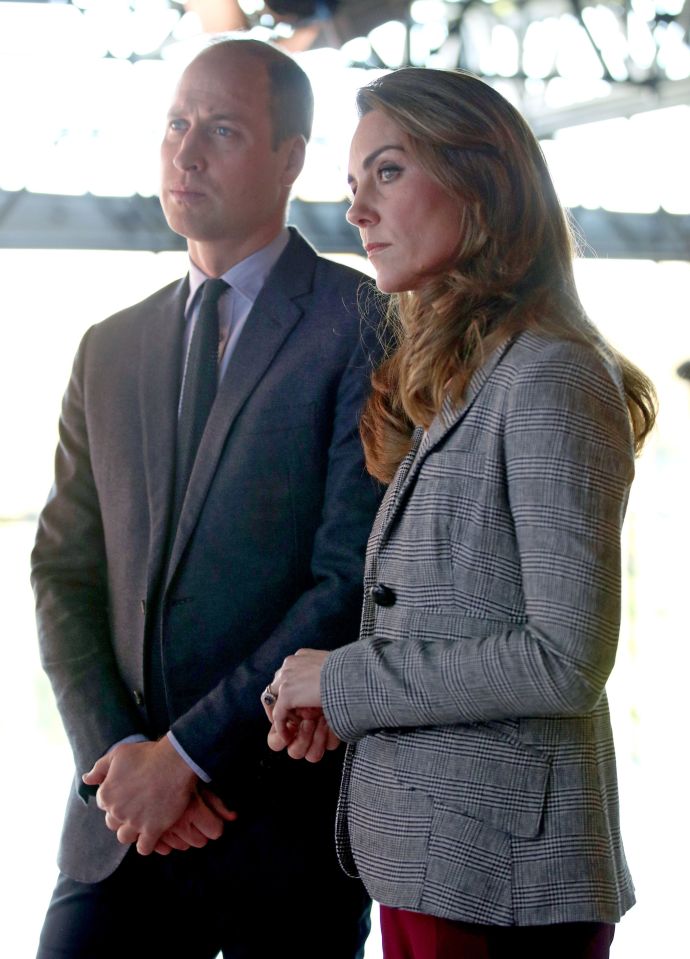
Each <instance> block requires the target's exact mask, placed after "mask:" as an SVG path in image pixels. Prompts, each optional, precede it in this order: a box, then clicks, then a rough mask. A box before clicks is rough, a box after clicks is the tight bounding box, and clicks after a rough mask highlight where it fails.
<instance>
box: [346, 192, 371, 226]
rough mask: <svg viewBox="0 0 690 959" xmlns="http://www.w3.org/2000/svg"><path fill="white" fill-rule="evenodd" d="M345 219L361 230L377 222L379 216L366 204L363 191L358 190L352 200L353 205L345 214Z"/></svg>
mask: <svg viewBox="0 0 690 959" xmlns="http://www.w3.org/2000/svg"><path fill="white" fill-rule="evenodd" d="M345 218H346V220H347V221H348V223H351V224H352V225H353V226H356V227H360V228H361V227H363V226H366V225H367V224H370V223H373V222H375V221H376V219H377V215H376V213H375V212H374V210H373V209H372V208H371V206H370V204H368V203H366V201H365V197H364V196H363V194H362V191H361V190H358V191H357V193H355V195H354V197H353V198H352V203H351V204H350V208H349V210H348V211H347V213H346V214H345Z"/></svg>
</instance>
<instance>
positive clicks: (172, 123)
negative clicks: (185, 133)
mask: <svg viewBox="0 0 690 959" xmlns="http://www.w3.org/2000/svg"><path fill="white" fill-rule="evenodd" d="M185 126H186V124H185V122H184V120H169V121H168V129H169V130H175V131H176V132H179V131H180V130H184V129H185Z"/></svg>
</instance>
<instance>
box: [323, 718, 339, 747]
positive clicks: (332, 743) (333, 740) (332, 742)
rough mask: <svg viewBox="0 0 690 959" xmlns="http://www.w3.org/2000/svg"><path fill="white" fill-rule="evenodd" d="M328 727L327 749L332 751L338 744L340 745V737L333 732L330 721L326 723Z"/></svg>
mask: <svg viewBox="0 0 690 959" xmlns="http://www.w3.org/2000/svg"><path fill="white" fill-rule="evenodd" d="M326 729H327V730H328V735H327V738H326V749H327V750H328V751H329V752H332V751H333V750H334V749H337V748H338V746H339V745H340V740H339V739H338V737H337V736H336V734H335V733H334V732H333V730H332V729H331V727H330V726H329V725H328V723H326Z"/></svg>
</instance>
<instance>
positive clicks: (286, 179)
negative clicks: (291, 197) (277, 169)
mask: <svg viewBox="0 0 690 959" xmlns="http://www.w3.org/2000/svg"><path fill="white" fill-rule="evenodd" d="M282 146H283V148H284V149H285V151H286V159H285V167H284V169H283V184H284V186H288V187H291V186H292V184H293V183H294V182H295V180H296V179H297V177H298V176H299V175H300V173H301V172H302V168H303V166H304V157H305V153H306V150H307V141H306V140H305V139H304V137H303V136H301V135H300V136H294V137H289V138H288V139H287V140H286V141H285V143H284V144H282Z"/></svg>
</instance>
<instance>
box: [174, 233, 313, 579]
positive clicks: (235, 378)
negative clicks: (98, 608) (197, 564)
mask: <svg viewBox="0 0 690 959" xmlns="http://www.w3.org/2000/svg"><path fill="white" fill-rule="evenodd" d="M315 265H316V254H315V253H314V251H313V250H312V249H311V247H310V246H309V245H308V244H307V243H306V242H305V241H304V240H303V239H302V238H301V237H300V236H299V235H298V234H296V233H293V235H292V237H291V240H290V242H289V243H288V246H287V247H286V249H285V251H284V253H283V254H282V256H281V257H280V259H279V260H278V262H277V263H276V265H275V267H274V268H273V270H272V271H271V274H270V276H269V277H268V279H267V281H266V283H265V285H264V287H263V289H262V290H261V293H260V294H259V296H258V297H257V300H256V302H255V303H254V306H253V307H252V310H251V313H250V314H249V316H248V318H247V322H246V324H245V327H244V329H243V330H242V335H241V336H240V339H239V340H238V342H237V345H236V347H235V352H234V353H233V355H232V358H231V360H230V363H229V364H228V368H227V370H226V373H225V376H224V377H223V381H222V382H221V384H220V386H219V388H218V395H217V396H216V401H215V403H214V405H213V408H212V409H211V412H210V414H209V418H208V422H207V424H206V429H205V431H204V435H203V437H202V439H201V443H200V444H199V449H198V452H197V457H196V461H195V463H194V468H193V470H192V473H191V476H190V477H189V484H188V486H187V493H186V496H185V499H184V502H183V504H182V510H181V512H180V519H179V522H178V526H177V532H176V536H175V541H174V543H173V548H172V552H171V556H170V564H169V567H168V578H170V576H171V575H172V573H173V572H174V569H175V567H176V565H177V563H178V562H179V560H180V558H181V556H182V553H183V552H184V549H185V546H186V544H187V542H188V541H189V537H190V535H191V533H192V530H193V529H194V526H195V524H196V522H197V519H198V517H199V512H200V511H201V508H202V506H203V503H204V500H205V498H206V494H207V493H208V489H209V486H210V485H211V482H212V481H213V477H214V475H215V472H216V469H217V467H218V462H219V459H220V456H221V454H222V452H223V448H224V446H225V441H226V438H227V435H228V432H229V431H230V429H231V428H232V425H233V423H234V422H235V420H236V419H237V416H238V414H239V413H240V411H241V410H242V408H243V407H244V405H245V403H246V401H247V399H248V398H249V397H250V396H251V394H252V393H253V392H254V390H255V389H256V387H257V385H258V384H259V383H260V381H261V379H262V378H263V376H264V374H265V373H266V370H267V369H268V367H269V366H270V365H271V363H272V362H273V359H274V357H275V355H276V354H277V353H278V351H279V350H280V348H281V346H282V345H283V343H284V342H285V340H286V338H287V337H288V336H289V334H290V332H291V331H292V329H293V328H294V327H295V325H296V324H297V323H298V321H299V319H300V317H301V316H302V313H303V308H302V306H301V304H300V302H299V301H300V299H301V297H303V296H304V295H305V294H307V293H309V292H310V290H311V288H312V285H313V276H314V268H315ZM286 290H289V291H290V295H289V296H287V295H286V293H285V291H286Z"/></svg>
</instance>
